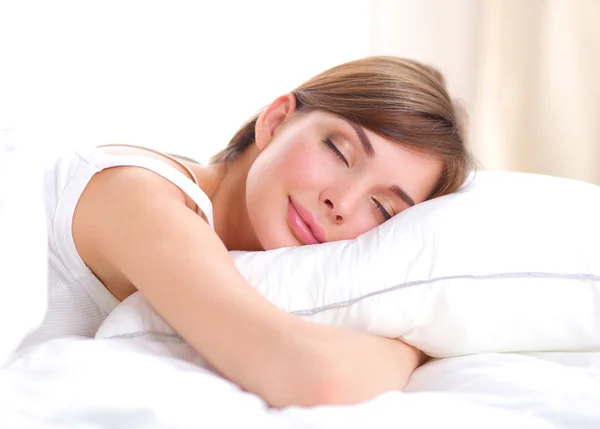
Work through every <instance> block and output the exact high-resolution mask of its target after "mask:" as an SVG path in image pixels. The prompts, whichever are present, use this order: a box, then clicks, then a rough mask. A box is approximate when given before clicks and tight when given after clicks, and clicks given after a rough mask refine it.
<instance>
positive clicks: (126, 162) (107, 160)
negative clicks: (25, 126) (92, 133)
mask: <svg viewBox="0 0 600 429" xmlns="http://www.w3.org/2000/svg"><path fill="white" fill-rule="evenodd" d="M124 146H126V145H124ZM143 149H146V148H143ZM151 152H155V151H153V150H151ZM157 153H158V152H157ZM160 154H161V155H162V153H160ZM79 156H81V157H82V158H84V159H86V161H88V162H90V163H92V164H94V165H95V166H96V168H98V170H104V169H106V168H112V167H140V168H145V169H146V170H150V171H152V172H154V173H156V174H158V175H159V176H161V177H163V178H164V179H166V180H168V181H169V182H171V183H173V184H174V185H175V186H177V187H178V188H179V189H181V191H182V192H183V193H185V194H186V195H187V196H188V197H189V198H191V199H192V201H194V203H196V205H197V206H198V209H200V210H201V211H202V213H203V214H204V216H205V217H206V220H207V222H208V224H209V225H210V227H211V228H213V229H214V220H213V206H212V203H211V201H210V199H209V198H208V196H207V195H206V193H204V191H203V190H202V189H201V188H200V186H198V182H197V181H196V182H195V183H194V181H192V180H191V179H190V178H189V177H187V176H186V175H185V174H183V173H182V172H181V171H179V170H177V169H176V168H174V167H172V166H171V165H169V164H167V163H166V162H163V161H159V160H158V159H155V158H150V157H146V156H141V155H123V154H118V155H117V154H111V153H107V152H105V151H103V150H101V149H99V148H95V149H93V150H92V151H89V152H87V153H82V152H80V153H79ZM167 158H170V159H172V157H170V156H167ZM175 161H176V162H179V161H177V160H175ZM185 168H186V169H188V171H190V172H191V170H189V168H187V166H185ZM191 174H192V177H194V179H195V175H194V174H193V172H191Z"/></svg>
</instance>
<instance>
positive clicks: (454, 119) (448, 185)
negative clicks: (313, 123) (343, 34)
mask: <svg viewBox="0 0 600 429" xmlns="http://www.w3.org/2000/svg"><path fill="white" fill-rule="evenodd" d="M292 94H293V95H294V96H295V97H296V109H297V110H298V111H300V112H307V111H311V110H322V111H326V112H329V113H332V114H335V115H337V116H340V117H342V118H344V119H346V120H348V121H351V122H353V123H355V124H358V125H360V126H362V127H364V128H367V129H369V130H370V131H372V132H374V133H376V134H379V135H380V136H382V137H384V138H387V139H389V140H392V141H394V142H397V143H398V144H399V145H402V146H404V147H408V148H411V149H416V150H419V151H421V152H424V153H429V154H434V155H437V156H439V157H440V158H441V159H442V160H443V170H442V175H441V177H440V180H439V181H438V183H437V185H436V187H435V188H434V190H433V192H432V193H431V194H430V195H429V197H428V198H429V199H430V198H435V197H438V196H441V195H445V194H448V193H452V192H454V191H456V190H457V189H458V188H459V187H460V186H461V185H462V184H463V183H464V181H465V179H466V178H467V176H468V174H469V172H470V171H471V170H472V169H474V168H475V162H474V160H473V158H472V156H471V154H470V153H469V151H468V150H467V148H466V145H465V142H464V131H463V129H462V117H461V113H462V112H460V111H459V109H458V108H457V106H456V105H455V104H454V103H453V101H452V99H451V98H450V96H449V95H448V91H447V89H446V86H445V82H444V78H443V76H442V74H441V73H440V72H439V71H438V70H436V69H434V68H432V67H429V66H426V65H424V64H421V63H419V62H416V61H412V60H407V59H402V58H396V57H389V56H373V57H367V58H363V59H359V60H355V61H351V62H348V63H344V64H341V65H339V66H336V67H333V68H331V69H329V70H326V71H324V72H323V73H320V74H318V75H317V76H315V77H313V78H312V79H310V80H308V81H307V82H305V83H303V84H302V85H300V86H299V87H297V88H296V89H295V90H294V91H292ZM259 115H260V113H259V114H257V115H256V116H255V117H254V118H252V119H251V120H250V121H248V122H247V123H246V124H245V125H243V126H242V127H241V128H240V129H239V130H238V132H237V133H236V134H235V135H234V136H233V138H232V139H231V141H230V142H229V144H228V145H227V147H226V148H225V149H223V150H222V151H221V152H219V153H217V154H216V155H215V156H214V157H213V158H212V160H211V161H212V162H229V161H233V160H234V159H236V158H237V157H238V156H239V155H240V154H241V153H242V152H243V151H244V150H245V149H246V148H247V147H248V146H249V145H251V144H252V143H253V142H254V139H255V136H254V128H255V125H256V121H257V119H258V116H259Z"/></svg>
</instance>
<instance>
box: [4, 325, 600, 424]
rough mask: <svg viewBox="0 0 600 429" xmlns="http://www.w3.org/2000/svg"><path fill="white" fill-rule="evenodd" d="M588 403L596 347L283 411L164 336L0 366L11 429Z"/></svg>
mask: <svg viewBox="0 0 600 429" xmlns="http://www.w3.org/2000/svg"><path fill="white" fill-rule="evenodd" d="M598 404H600V353H592V354H580V353H578V354H558V353H553V354H538V355H516V354H488V355H474V356H468V357H461V358H452V359H443V360H439V361H433V362H430V363H428V364H426V365H425V366H423V367H421V368H420V369H418V370H417V371H416V372H415V374H414V375H413V377H412V378H411V380H410V382H409V384H408V386H407V389H406V391H405V392H404V393H401V392H391V393H388V394H385V395H382V396H380V397H378V398H376V399H374V400H372V401H370V402H367V403H363V404H359V405H354V406H339V407H315V408H310V409H304V408H298V407H290V408H287V409H283V410H275V409H269V408H268V407H267V406H266V405H265V404H264V402H263V401H262V400H260V398H258V397H256V396H254V395H252V394H249V393H246V392H243V391H241V390H239V389H238V388H237V387H236V386H235V385H234V384H232V383H230V382H228V381H226V380H224V379H222V378H221V377H219V376H218V375H216V374H214V373H213V372H211V371H210V370H208V369H206V368H204V367H203V366H202V365H201V361H200V360H198V359H197V357H196V355H195V354H194V353H193V352H191V349H190V348H189V347H188V346H187V345H186V344H184V343H182V342H180V341H178V340H176V339H173V338H171V339H168V338H161V339H159V338H154V337H153V336H146V337H137V338H129V339H112V340H90V339H79V338H71V339H60V340H54V341H51V342H49V343H46V344H43V345H39V346H34V347H32V348H30V349H26V350H23V351H22V352H20V354H19V355H17V356H14V358H13V359H12V360H11V361H10V362H9V363H8V364H7V365H5V366H4V367H3V368H2V369H1V370H0V422H3V425H2V427H10V428H18V427H27V428H55V427H61V428H86V427H93V428H111V429H116V428H127V429H132V428H138V427H139V428H167V427H168V428H198V427H210V428H220V427H223V428H232V427H248V428H302V429H307V428H314V429H324V428H365V427H373V428H382V429H385V428H397V427H406V428H411V429H417V428H459V427H460V428H462V429H470V428H473V429H480V428H482V427H485V428H502V429H505V428H511V429H513V428H527V429H538V428H540V429H541V428H548V429H549V428H555V429H561V428H577V429H588V428H589V429H596V428H598V427H599V425H600V407H598ZM4 423H6V424H4Z"/></svg>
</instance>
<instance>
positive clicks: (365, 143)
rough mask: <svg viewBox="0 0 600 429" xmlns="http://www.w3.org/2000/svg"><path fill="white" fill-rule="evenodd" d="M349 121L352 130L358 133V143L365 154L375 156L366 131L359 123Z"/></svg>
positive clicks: (370, 156)
mask: <svg viewBox="0 0 600 429" xmlns="http://www.w3.org/2000/svg"><path fill="white" fill-rule="evenodd" d="M349 123H350V125H351V126H352V128H353V129H354V131H356V134H357V135H358V139H359V140H360V144H361V146H362V148H363V150H364V151H365V153H366V154H367V156H368V157H369V158H374V157H375V149H373V145H372V144H371V141H370V140H369V137H367V133H365V130H363V128H362V127H361V126H360V125H357V124H355V123H353V122H349Z"/></svg>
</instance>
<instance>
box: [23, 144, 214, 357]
mask: <svg viewBox="0 0 600 429" xmlns="http://www.w3.org/2000/svg"><path fill="white" fill-rule="evenodd" d="M163 155H164V154H163ZM165 156H167V155H165ZM167 157H168V156H167ZM117 166H136V167H141V168H145V169H148V170H151V171H153V172H155V173H156V174H158V175H160V176H162V177H164V178H165V179H167V180H169V181H170V182H172V183H173V184H174V185H176V186H178V187H179V188H180V189H181V190H182V191H183V192H184V193H185V194H187V195H188V196H189V197H190V198H191V199H192V200H193V201H194V202H195V203H196V205H197V206H198V208H199V210H201V212H202V213H203V214H204V216H205V217H206V219H207V221H208V223H209V224H210V226H211V228H212V227H213V217H212V204H211V202H210V200H209V198H208V197H207V195H206V194H205V193H204V192H203V191H202V189H200V187H199V186H198V183H197V181H196V183H194V181H192V180H191V179H190V178H188V177H187V176H186V175H184V174H183V173H181V172H180V171H179V170H178V169H176V168H174V167H172V166H171V165H169V164H168V163H166V162H163V161H160V160H158V159H155V158H152V157H147V156H143V155H141V156H139V155H114V154H109V153H106V152H105V151H103V150H101V149H98V148H90V149H85V150H72V151H69V152H67V153H65V154H62V155H60V156H58V157H56V158H54V159H52V160H51V161H50V162H49V163H48V164H47V167H46V169H45V171H44V176H43V177H44V189H43V194H44V204H45V210H46V220H47V230H48V309H47V312H46V316H45V318H44V321H43V323H42V324H41V326H40V327H39V328H38V329H37V330H36V331H34V332H32V333H31V334H30V335H29V336H28V337H26V338H25V339H24V340H23V342H22V343H21V346H20V347H21V348H22V347H25V346H28V345H31V344H35V343H39V342H42V341H47V340H50V339H52V338H56V337H61V336H66V335H77V336H86V337H93V336H94V335H95V333H96V331H97V330H98V328H99V326H100V324H101V323H102V322H103V321H104V319H105V318H106V317H107V316H108V314H109V313H110V312H111V311H112V310H113V309H114V308H115V307H116V306H117V305H118V304H119V303H120V301H119V300H118V299H117V298H115V297H114V296H113V295H112V294H111V293H110V292H109V291H108V289H106V288H105V287H104V285H103V284H102V283H101V282H100V281H99V280H98V278H97V277H96V276H94V274H93V273H92V272H91V270H90V269H89V268H88V267H87V266H86V265H85V264H84V262H83V260H82V259H81V257H80V256H79V253H78V252H77V249H76V247H75V243H74V241H73V234H72V221H73V214H74V211H75V206H76V204H77V201H78V200H79V197H80V196H81V194H82V192H83V190H84V188H85V187H86V185H87V184H88V182H89V181H90V179H91V178H92V176H93V175H94V174H96V173H98V172H99V171H102V170H104V169H106V168H111V167H117ZM186 168H187V167H186ZM192 176H193V173H192Z"/></svg>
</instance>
